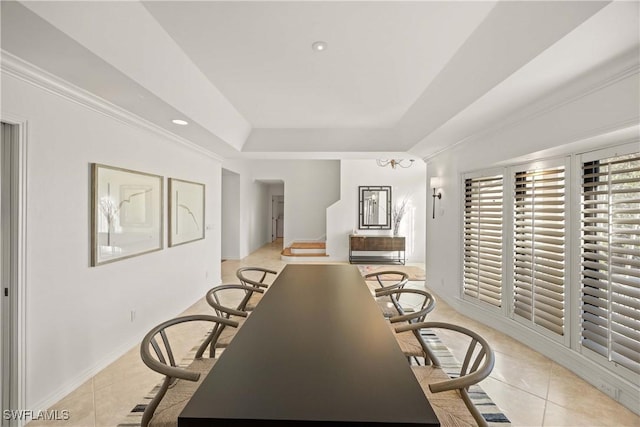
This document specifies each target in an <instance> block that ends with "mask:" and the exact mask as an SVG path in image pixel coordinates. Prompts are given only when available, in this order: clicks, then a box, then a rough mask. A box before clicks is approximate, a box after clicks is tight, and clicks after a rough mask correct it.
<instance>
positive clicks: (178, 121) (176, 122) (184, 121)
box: [171, 119, 189, 126]
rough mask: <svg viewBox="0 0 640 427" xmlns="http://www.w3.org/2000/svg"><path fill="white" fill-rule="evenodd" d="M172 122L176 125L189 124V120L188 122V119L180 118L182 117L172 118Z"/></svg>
mask: <svg viewBox="0 0 640 427" xmlns="http://www.w3.org/2000/svg"><path fill="white" fill-rule="evenodd" d="M171 122H172V123H173V124H175V125H180V126H186V125H188V124H189V122H187V121H186V120H180V119H173V120H171Z"/></svg>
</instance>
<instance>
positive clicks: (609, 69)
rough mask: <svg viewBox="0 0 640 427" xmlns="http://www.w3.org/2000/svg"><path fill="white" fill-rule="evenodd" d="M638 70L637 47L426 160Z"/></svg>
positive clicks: (614, 126) (582, 135) (596, 131)
mask: <svg viewBox="0 0 640 427" xmlns="http://www.w3.org/2000/svg"><path fill="white" fill-rule="evenodd" d="M638 74H640V62H639V59H638V55H637V53H636V52H635V50H634V51H631V52H628V53H626V54H623V55H621V56H619V57H617V58H615V59H614V60H613V61H610V62H608V63H607V64H604V65H601V66H600V67H597V68H596V69H594V70H592V71H591V72H588V73H586V74H583V75H582V76H580V77H578V78H576V79H574V80H571V81H569V82H567V83H566V84H565V85H564V86H563V87H561V88H560V89H559V90H555V91H552V92H550V93H547V94H545V95H542V96H541V97H540V98H538V99H537V100H536V101H534V102H533V103H530V104H529V105H528V106H526V107H524V108H521V109H519V110H517V111H515V112H514V113H512V114H510V115H508V116H507V117H506V118H504V119H503V120H500V121H498V122H497V123H495V124H493V125H491V126H488V127H487V128H484V129H482V130H480V131H478V132H475V133H472V134H471V135H468V136H466V137H464V138H462V139H460V140H458V141H456V142H454V143H452V144H450V145H448V146H447V147H445V148H442V149H440V150H437V151H436V152H434V153H431V154H429V155H428V156H424V157H423V160H424V161H425V162H429V161H430V160H431V159H433V158H435V157H437V156H439V155H440V154H442V153H444V152H446V151H448V150H451V149H453V148H455V147H457V146H459V145H462V144H467V143H472V142H477V141H479V140H481V139H483V138H487V137H489V136H492V135H496V134H498V133H499V132H502V131H505V130H507V129H511V128H515V127H517V126H519V125H520V124H523V123H526V122H528V121H531V120H534V119H536V118H538V117H542V116H545V115H547V114H550V113H552V112H553V111H555V110H558V109H560V108H562V107H564V106H566V105H569V104H572V103H574V102H577V101H579V100H581V99H583V98H586V97H588V96H590V95H592V94H594V93H596V92H598V91H600V90H603V89H605V88H607V87H609V86H611V85H614V84H616V83H618V82H620V81H622V80H624V79H626V78H628V77H631V76H634V75H638ZM636 123H637V121H636V120H625V121H622V122H620V123H616V124H612V125H610V126H607V127H606V128H597V129H592V130H591V131H589V132H580V133H579V134H576V135H574V136H573V137H571V138H569V139H570V140H568V141H567V143H570V142H576V141H578V140H580V139H585V138H591V137H595V136H597V135H599V134H600V133H602V132H610V131H613V130H617V129H622V128H625V127H628V126H632V125H633V124H636Z"/></svg>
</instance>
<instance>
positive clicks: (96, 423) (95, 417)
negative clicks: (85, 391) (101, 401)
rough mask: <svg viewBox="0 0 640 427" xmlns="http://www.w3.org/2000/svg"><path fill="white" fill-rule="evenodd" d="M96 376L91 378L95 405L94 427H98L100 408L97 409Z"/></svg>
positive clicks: (92, 396)
mask: <svg viewBox="0 0 640 427" xmlns="http://www.w3.org/2000/svg"><path fill="white" fill-rule="evenodd" d="M95 379H96V376H95V375H94V376H93V377H91V398H92V403H93V426H94V427H98V408H97V407H96V383H95Z"/></svg>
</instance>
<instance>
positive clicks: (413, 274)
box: [358, 264, 425, 281]
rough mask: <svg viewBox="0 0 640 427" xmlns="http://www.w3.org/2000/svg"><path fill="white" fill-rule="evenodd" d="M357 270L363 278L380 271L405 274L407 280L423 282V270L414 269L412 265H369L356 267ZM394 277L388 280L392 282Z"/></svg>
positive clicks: (383, 278)
mask: <svg viewBox="0 0 640 427" xmlns="http://www.w3.org/2000/svg"><path fill="white" fill-rule="evenodd" d="M358 270H360V273H361V274H362V275H363V276H365V275H367V274H371V273H377V272H380V271H401V272H403V273H407V274H408V275H409V280H411V281H416V280H424V278H425V274H424V270H423V269H422V268H420V267H416V266H414V265H369V264H362V265H358ZM393 279H395V277H389V278H388V280H393ZM382 280H385V277H384V276H383V277H382Z"/></svg>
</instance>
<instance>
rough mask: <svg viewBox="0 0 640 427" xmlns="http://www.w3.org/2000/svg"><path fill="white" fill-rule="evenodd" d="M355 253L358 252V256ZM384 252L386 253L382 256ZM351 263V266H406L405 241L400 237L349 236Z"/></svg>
mask: <svg viewBox="0 0 640 427" xmlns="http://www.w3.org/2000/svg"><path fill="white" fill-rule="evenodd" d="M354 252H358V254H354ZM365 252H366V253H365ZM373 252H378V253H377V254H376V253H373ZM382 252H385V253H384V254H382ZM349 262H350V263H351V264H353V263H385V264H404V263H405V239H404V237H399V236H398V237H391V236H361V235H354V234H352V235H350V236H349Z"/></svg>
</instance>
